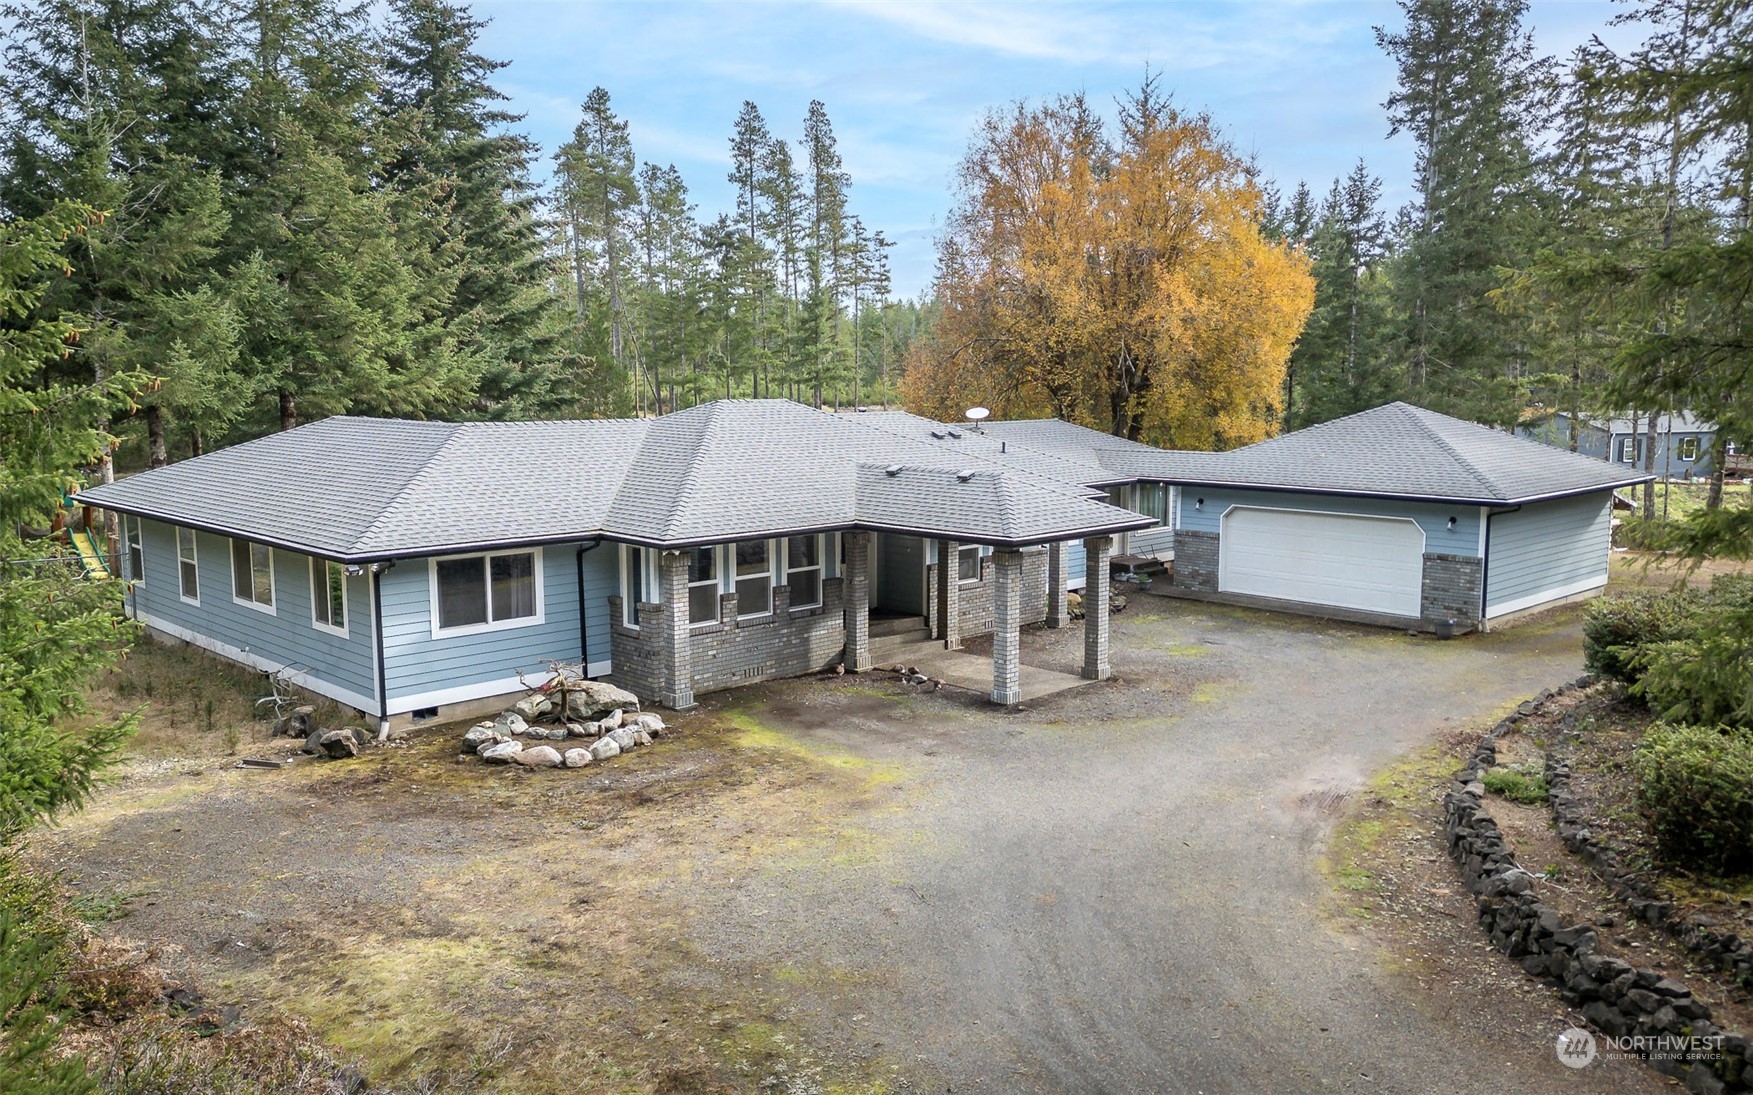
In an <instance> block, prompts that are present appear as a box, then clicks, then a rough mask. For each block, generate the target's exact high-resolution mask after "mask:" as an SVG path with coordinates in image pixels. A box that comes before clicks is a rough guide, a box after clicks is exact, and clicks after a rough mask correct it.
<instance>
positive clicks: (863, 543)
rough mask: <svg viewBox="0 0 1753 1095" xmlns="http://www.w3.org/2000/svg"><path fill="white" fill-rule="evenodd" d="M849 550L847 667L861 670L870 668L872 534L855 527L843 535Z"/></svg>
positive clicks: (841, 535) (846, 591) (845, 545)
mask: <svg viewBox="0 0 1753 1095" xmlns="http://www.w3.org/2000/svg"><path fill="white" fill-rule="evenodd" d="M840 543H841V545H842V546H843V547H845V549H846V569H845V571H844V572H843V573H842V574H841V577H842V578H843V579H845V583H844V585H842V587H841V589H842V591H843V593H844V596H845V598H846V653H845V655H844V662H845V665H846V668H847V669H848V670H849V671H850V672H853V673H862V672H864V671H865V670H866V669H869V668H870V533H868V532H865V531H864V530H863V529H854V530H852V531H850V532H842V533H841V534H840Z"/></svg>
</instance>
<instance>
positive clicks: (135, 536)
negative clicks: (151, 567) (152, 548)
mask: <svg viewBox="0 0 1753 1095" xmlns="http://www.w3.org/2000/svg"><path fill="white" fill-rule="evenodd" d="M136 548H138V549H139V552H140V565H139V566H138V567H136V566H135V565H134V551H135V549H136ZM122 550H123V551H124V552H125V553H126V554H127V556H128V570H129V571H130V572H132V571H138V572H139V573H130V574H129V575H128V580H129V581H131V582H133V583H134V585H136V586H144V585H145V584H146V530H145V529H143V528H141V527H140V518H138V517H129V516H127V515H126V514H124V515H123V516H122Z"/></svg>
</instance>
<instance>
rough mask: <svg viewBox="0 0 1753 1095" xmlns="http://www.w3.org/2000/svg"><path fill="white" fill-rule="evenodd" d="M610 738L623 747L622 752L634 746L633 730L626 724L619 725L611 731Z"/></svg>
mask: <svg viewBox="0 0 1753 1095" xmlns="http://www.w3.org/2000/svg"><path fill="white" fill-rule="evenodd" d="M609 740H610V741H613V742H614V743H615V744H616V745H618V746H620V747H621V752H623V753H625V752H626V751H627V750H629V749H631V748H633V731H631V730H629V729H627V728H626V727H625V726H617V727H615V728H614V729H613V730H610V731H609Z"/></svg>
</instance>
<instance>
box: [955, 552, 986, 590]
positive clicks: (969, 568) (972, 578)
mask: <svg viewBox="0 0 1753 1095" xmlns="http://www.w3.org/2000/svg"><path fill="white" fill-rule="evenodd" d="M956 578H957V579H958V580H960V581H963V582H978V581H979V580H980V545H979V544H969V545H968V546H966V547H962V548H957V549H956Z"/></svg>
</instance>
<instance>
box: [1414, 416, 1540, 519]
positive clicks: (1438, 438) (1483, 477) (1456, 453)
mask: <svg viewBox="0 0 1753 1095" xmlns="http://www.w3.org/2000/svg"><path fill="white" fill-rule="evenodd" d="M1394 406H1396V407H1402V408H1404V409H1405V411H1406V412H1411V417H1412V420H1413V421H1414V422H1416V423H1418V427H1419V428H1420V429H1422V430H1423V431H1424V432H1425V433H1426V434H1428V435H1429V436H1430V438H1431V440H1433V441H1435V442H1436V443H1437V444H1438V445H1441V446H1442V447H1443V451H1444V452H1447V453H1448V454H1449V455H1450V456H1451V457H1453V458H1454V461H1455V463H1457V464H1459V465H1461V466H1462V467H1463V468H1466V469H1467V470H1468V471H1469V472H1471V473H1473V477H1474V478H1475V479H1477V480H1479V482H1480V483H1482V484H1484V485H1485V486H1487V487H1489V488H1491V494H1492V495H1493V496H1495V497H1498V498H1502V497H1503V496H1504V491H1503V488H1502V487H1501V486H1499V485H1498V482H1497V480H1495V479H1493V478H1492V477H1491V476H1489V475H1487V474H1485V472H1483V471H1481V470H1480V468H1479V466H1478V465H1477V464H1475V463H1473V461H1471V460H1469V459H1467V458H1466V457H1465V456H1462V455H1461V451H1460V450H1459V449H1457V448H1455V446H1453V445H1451V444H1449V439H1448V438H1446V437H1444V436H1443V435H1442V434H1440V433H1438V432H1437V431H1436V430H1435V429H1433V428H1432V427H1431V424H1430V423H1429V422H1427V421H1426V420H1425V418H1424V416H1425V415H1427V414H1434V415H1436V416H1437V417H1438V418H1445V419H1448V420H1449V421H1450V422H1459V423H1460V424H1461V425H1463V426H1467V425H1471V423H1468V422H1461V420H1460V419H1459V418H1451V417H1450V416H1448V415H1446V414H1443V413H1442V412H1441V411H1433V410H1429V409H1428V408H1425V407H1414V406H1413V405H1412V404H1410V403H1405V402H1402V401H1399V400H1396V401H1395V403H1394ZM1480 428H1481V429H1489V427H1480ZM1505 436H1507V437H1511V438H1514V437H1515V435H1514V434H1507V435H1505Z"/></svg>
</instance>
